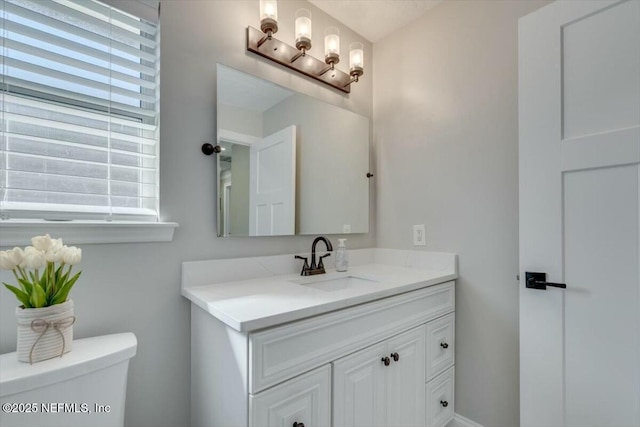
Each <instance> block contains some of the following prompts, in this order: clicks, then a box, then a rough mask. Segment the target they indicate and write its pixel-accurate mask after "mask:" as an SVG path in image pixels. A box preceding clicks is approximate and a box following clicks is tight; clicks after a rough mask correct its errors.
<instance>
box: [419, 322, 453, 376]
mask: <svg viewBox="0 0 640 427" xmlns="http://www.w3.org/2000/svg"><path fill="white" fill-rule="evenodd" d="M455 329H456V328H455V315H454V313H451V314H449V315H447V316H444V317H442V318H440V319H436V320H432V321H431V322H429V323H427V349H426V350H427V351H426V354H427V370H426V372H427V381H430V380H431V379H432V378H434V377H435V376H436V375H438V374H439V373H440V372H442V371H444V370H445V369H447V368H448V367H450V366H452V365H453V363H454V355H455V351H454V346H455V344H454V343H455Z"/></svg>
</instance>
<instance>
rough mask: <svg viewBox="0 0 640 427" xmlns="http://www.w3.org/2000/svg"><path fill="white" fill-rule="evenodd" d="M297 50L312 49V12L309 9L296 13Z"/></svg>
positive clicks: (299, 10)
mask: <svg viewBox="0 0 640 427" xmlns="http://www.w3.org/2000/svg"><path fill="white" fill-rule="evenodd" d="M295 26H296V48H298V49H305V50H309V49H311V12H309V11H308V10H307V9H298V10H297V11H296V24H295Z"/></svg>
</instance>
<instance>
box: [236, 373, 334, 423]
mask: <svg viewBox="0 0 640 427" xmlns="http://www.w3.org/2000/svg"><path fill="white" fill-rule="evenodd" d="M249 416H250V420H251V424H250V426H251V427H267V426H269V427H281V426H293V425H304V427H324V426H329V425H330V424H331V366H330V365H325V366H323V367H321V368H318V369H315V370H313V371H311V372H309V373H306V374H304V375H300V376H299V377H296V378H294V379H291V380H289V381H287V382H285V383H283V384H280V385H277V386H275V387H273V388H271V389H269V390H265V391H263V392H262V393H258V394H256V395H250V396H249Z"/></svg>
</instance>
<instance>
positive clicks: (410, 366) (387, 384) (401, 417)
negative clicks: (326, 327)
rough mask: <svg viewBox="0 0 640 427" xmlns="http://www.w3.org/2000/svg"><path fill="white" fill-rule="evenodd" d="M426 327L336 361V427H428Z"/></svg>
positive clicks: (415, 329) (334, 369)
mask: <svg viewBox="0 0 640 427" xmlns="http://www.w3.org/2000/svg"><path fill="white" fill-rule="evenodd" d="M425 334H426V331H425V327H424V326H419V327H417V328H414V329H411V330H410V331H408V332H405V333H402V334H400V335H397V336H395V337H392V338H389V339H388V340H386V341H383V342H381V343H380V344H376V345H373V346H371V347H367V348H365V349H364V350H360V351H358V352H356V353H353V354H352V355H349V356H346V357H343V358H342V359H339V360H337V361H335V362H333V425H334V427H343V426H348V427H353V426H361V427H365V426H366V427H369V426H374V427H377V426H394V427H402V426H411V427H419V426H424V422H425V387H424V383H425V352H424V351H425V344H424V342H425Z"/></svg>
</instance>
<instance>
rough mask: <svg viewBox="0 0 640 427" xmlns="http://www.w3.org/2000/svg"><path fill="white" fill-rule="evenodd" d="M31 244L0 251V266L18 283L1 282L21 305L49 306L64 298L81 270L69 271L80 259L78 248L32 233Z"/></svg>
mask: <svg viewBox="0 0 640 427" xmlns="http://www.w3.org/2000/svg"><path fill="white" fill-rule="evenodd" d="M31 244H32V245H33V246H27V247H26V248H25V249H24V250H23V249H21V248H18V247H15V248H13V249H10V250H7V251H0V268H1V269H3V270H11V271H13V274H14V276H15V277H16V280H17V281H18V285H19V287H15V286H11V285H9V284H7V283H4V282H3V284H4V285H5V286H6V287H7V289H9V290H10V291H11V292H13V293H14V294H15V296H16V297H17V298H18V300H19V301H20V302H21V303H22V305H23V306H24V308H41V307H49V306H52V305H56V304H62V303H64V302H65V301H67V296H68V295H69V292H70V291H71V288H72V287H73V285H74V284H75V283H76V281H77V280H78V277H80V273H82V272H81V271H79V272H77V273H75V274H74V275H73V276H72V275H71V270H72V268H73V266H74V265H76V264H78V263H79V262H80V260H81V259H82V249H80V248H76V247H75V246H65V245H64V244H63V243H62V239H52V238H51V236H49V235H48V234H47V235H44V236H36V237H33V238H32V239H31Z"/></svg>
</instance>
